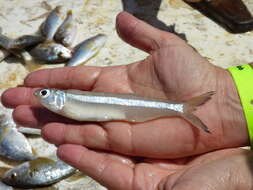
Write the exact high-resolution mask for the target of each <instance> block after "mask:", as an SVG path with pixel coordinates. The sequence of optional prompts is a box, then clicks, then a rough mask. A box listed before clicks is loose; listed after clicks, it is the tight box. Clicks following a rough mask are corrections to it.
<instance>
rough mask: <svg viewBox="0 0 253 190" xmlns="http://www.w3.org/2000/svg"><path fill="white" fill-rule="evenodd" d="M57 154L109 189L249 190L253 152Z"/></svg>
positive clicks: (72, 148)
mask: <svg viewBox="0 0 253 190" xmlns="http://www.w3.org/2000/svg"><path fill="white" fill-rule="evenodd" d="M66 152H68V154H66ZM58 155H59V156H60V157H61V158H62V159H63V160H64V161H66V162H67V163H69V164H71V165H72V166H74V167H76V168H78V169H80V170H81V171H83V172H84V173H85V174H87V175H88V176H91V177H92V178H93V179H95V180H96V181H98V182H99V183H101V184H102V185H104V186H105V187H107V188H108V189H110V190H113V189H117V190H136V189H150V190H155V189H159V190H192V189H194V190H203V189H205V190H213V189H217V190H218V189H219V190H227V189H229V190H237V189H240V190H248V189H252V177H253V174H252V169H253V168H252V162H253V154H252V151H250V150H243V149H241V148H237V149H225V150H219V151H215V152H211V153H206V154H204V155H200V156H196V157H189V158H183V159H177V160H152V159H142V160H140V159H139V160H136V159H131V158H129V157H125V156H119V155H115V154H112V153H105V152H97V151H94V150H89V149H87V148H85V147H83V146H80V145H61V146H60V147H59V149H58Z"/></svg>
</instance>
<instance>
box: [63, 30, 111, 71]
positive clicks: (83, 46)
mask: <svg viewBox="0 0 253 190" xmlns="http://www.w3.org/2000/svg"><path fill="white" fill-rule="evenodd" d="M106 39H107V37H106V35H104V34H99V35H96V36H94V37H92V38H89V39H88V40H85V41H84V42H82V43H80V44H79V45H78V46H77V47H76V48H75V50H74V53H73V56H72V58H71V59H70V60H69V62H68V63H67V64H66V66H68V67H69V66H77V65H80V64H82V63H85V62H86V61H88V60H89V59H90V58H92V57H93V56H95V55H96V54H97V53H98V52H99V50H100V49H101V48H102V47H103V46H104V45H105V42H106Z"/></svg>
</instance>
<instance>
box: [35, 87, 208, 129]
mask: <svg viewBox="0 0 253 190" xmlns="http://www.w3.org/2000/svg"><path fill="white" fill-rule="evenodd" d="M34 95H35V97H37V99H38V100H39V102H40V103H41V104H42V105H43V106H45V107H46V108H47V109H49V110H51V111H53V112H55V113H57V114H60V115H62V116H65V117H68V118H70V119H74V120H78V121H112V120H123V121H129V122H144V121H148V120H153V119H156V118H160V117H168V116H181V117H183V118H184V119H186V120H187V121H189V122H190V123H191V124H193V125H194V126H196V127H198V128H202V129H203V130H205V131H206V132H209V130H208V128H207V126H206V125H205V124H204V123H203V122H202V121H201V120H200V119H198V118H197V117H196V116H194V115H193V114H192V113H191V112H192V111H194V110H195V109H196V107H197V106H199V105H202V104H203V103H205V102H206V101H207V100H209V99H210V97H211V96H212V95H213V92H209V93H206V94H204V95H201V96H199V97H197V98H194V99H192V100H189V101H187V102H176V103H175V102H172V101H168V100H162V99H151V98H146V97H141V96H137V95H131V94H113V93H99V92H88V91H79V90H58V89H39V90H37V91H35V93H34Z"/></svg>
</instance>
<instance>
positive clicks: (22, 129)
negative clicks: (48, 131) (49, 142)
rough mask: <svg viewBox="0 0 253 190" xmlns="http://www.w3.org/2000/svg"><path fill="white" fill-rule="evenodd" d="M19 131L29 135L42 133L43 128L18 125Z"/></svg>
mask: <svg viewBox="0 0 253 190" xmlns="http://www.w3.org/2000/svg"><path fill="white" fill-rule="evenodd" d="M18 132H20V133H23V134H27V135H41V129H34V128H28V127H18Z"/></svg>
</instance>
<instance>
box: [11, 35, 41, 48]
mask: <svg viewBox="0 0 253 190" xmlns="http://www.w3.org/2000/svg"><path fill="white" fill-rule="evenodd" d="M44 40H45V38H44V37H42V36H33V35H24V36H21V37H19V38H17V39H15V40H13V42H12V43H11V45H10V48H11V49H24V48H27V47H31V46H35V45H37V44H39V43H42V42H43V41H44Z"/></svg>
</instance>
